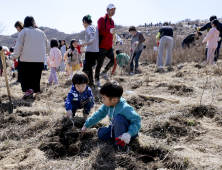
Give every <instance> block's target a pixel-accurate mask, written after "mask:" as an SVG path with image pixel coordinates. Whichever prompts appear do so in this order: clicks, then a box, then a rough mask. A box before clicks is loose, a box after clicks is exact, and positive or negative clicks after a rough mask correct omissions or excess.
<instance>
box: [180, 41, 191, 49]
mask: <svg viewBox="0 0 222 170" xmlns="http://www.w3.org/2000/svg"><path fill="white" fill-rule="evenodd" d="M182 48H183V49H186V48H190V44H189V43H186V42H182Z"/></svg>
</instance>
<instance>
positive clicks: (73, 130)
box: [66, 116, 97, 134]
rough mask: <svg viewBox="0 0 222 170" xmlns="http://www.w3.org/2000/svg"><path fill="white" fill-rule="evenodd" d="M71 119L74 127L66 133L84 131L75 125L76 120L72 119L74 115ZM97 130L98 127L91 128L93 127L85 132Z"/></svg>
mask: <svg viewBox="0 0 222 170" xmlns="http://www.w3.org/2000/svg"><path fill="white" fill-rule="evenodd" d="M69 119H70V120H71V122H72V124H73V126H72V128H71V129H70V130H69V131H68V132H66V134H69V133H82V132H81V130H80V129H78V128H77V127H76V126H75V122H74V120H73V119H72V116H70V117H69ZM95 131H97V129H96V128H91V129H87V130H86V132H85V133H90V132H95Z"/></svg>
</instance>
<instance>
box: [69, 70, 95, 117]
mask: <svg viewBox="0 0 222 170" xmlns="http://www.w3.org/2000/svg"><path fill="white" fill-rule="evenodd" d="M88 83H89V78H88V76H87V75H86V74H85V73H83V72H77V73H76V74H75V75H74V76H73V78H72V88H71V90H70V92H69V93H68V96H67V98H66V100H65V108H66V111H67V112H66V115H67V116H68V117H74V116H75V113H76V111H77V109H83V117H84V118H85V119H86V118H87V117H88V115H89V113H90V111H91V109H92V108H93V107H94V100H93V94H92V91H91V88H90V87H88V86H87V85H88Z"/></svg>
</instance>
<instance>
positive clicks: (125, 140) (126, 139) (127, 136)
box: [121, 133, 131, 144]
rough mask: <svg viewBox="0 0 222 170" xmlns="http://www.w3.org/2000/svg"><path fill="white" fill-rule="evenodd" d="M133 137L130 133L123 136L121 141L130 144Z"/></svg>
mask: <svg viewBox="0 0 222 170" xmlns="http://www.w3.org/2000/svg"><path fill="white" fill-rule="evenodd" d="M130 139H131V136H130V134H129V133H124V134H122V137H121V140H122V141H124V142H125V143H126V144H129V142H130Z"/></svg>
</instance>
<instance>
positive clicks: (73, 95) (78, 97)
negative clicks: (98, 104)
mask: <svg viewBox="0 0 222 170" xmlns="http://www.w3.org/2000/svg"><path fill="white" fill-rule="evenodd" d="M89 97H90V98H91V101H92V102H93V107H94V100H93V94H92V90H91V88H90V87H88V86H86V89H85V91H84V92H82V93H79V92H78V91H77V90H76V88H75V86H74V85H72V88H71V90H70V92H69V93H68V96H67V98H66V100H65V108H66V111H68V110H72V102H78V103H80V102H82V101H84V100H86V99H88V98H89Z"/></svg>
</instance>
